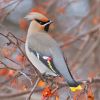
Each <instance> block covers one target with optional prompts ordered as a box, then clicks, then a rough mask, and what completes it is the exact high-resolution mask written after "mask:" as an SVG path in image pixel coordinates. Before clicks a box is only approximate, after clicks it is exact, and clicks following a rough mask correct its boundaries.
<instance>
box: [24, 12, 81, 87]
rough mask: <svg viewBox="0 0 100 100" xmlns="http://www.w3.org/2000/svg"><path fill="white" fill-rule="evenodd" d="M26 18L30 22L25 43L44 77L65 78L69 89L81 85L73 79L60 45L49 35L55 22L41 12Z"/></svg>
mask: <svg viewBox="0 0 100 100" xmlns="http://www.w3.org/2000/svg"><path fill="white" fill-rule="evenodd" d="M24 18H26V19H27V20H29V21H30V25H29V28H28V32H27V37H26V42H25V51H26V55H27V57H28V59H29V60H30V62H31V63H32V64H33V65H34V66H35V67H36V69H37V70H38V71H39V72H40V73H41V74H42V75H44V74H45V75H47V76H48V75H50V76H54V77H55V76H63V77H64V80H65V81H66V82H67V84H68V85H69V87H77V86H78V85H79V84H80V83H79V82H77V81H76V80H75V79H74V78H73V76H72V74H71V72H70V70H69V67H68V64H67V63H66V62H65V58H64V55H63V52H62V50H61V48H60V46H59V44H58V43H57V42H56V40H54V39H53V38H52V37H51V36H50V35H49V34H48V31H49V26H50V25H51V23H53V21H51V20H50V19H49V18H48V17H46V16H45V15H44V14H42V13H40V12H30V13H29V14H27V15H26V16H25V17H24Z"/></svg>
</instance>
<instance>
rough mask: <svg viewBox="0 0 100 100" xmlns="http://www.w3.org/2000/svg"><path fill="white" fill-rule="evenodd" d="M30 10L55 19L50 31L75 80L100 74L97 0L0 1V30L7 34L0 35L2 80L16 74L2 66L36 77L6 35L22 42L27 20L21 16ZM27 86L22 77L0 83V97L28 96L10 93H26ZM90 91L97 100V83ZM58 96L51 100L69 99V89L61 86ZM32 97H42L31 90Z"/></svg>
mask: <svg viewBox="0 0 100 100" xmlns="http://www.w3.org/2000/svg"><path fill="white" fill-rule="evenodd" d="M30 11H41V13H43V14H45V15H46V16H47V17H48V18H50V19H51V20H53V21H54V23H53V24H52V25H51V26H50V31H49V34H50V35H51V36H52V37H53V38H54V39H55V40H56V41H57V42H58V43H59V45H60V47H61V49H62V51H63V52H64V56H65V58H67V62H68V65H69V68H70V70H71V72H72V74H73V76H74V77H75V79H76V80H87V79H91V78H96V77H100V67H99V66H100V0H0V33H2V34H4V35H5V36H6V37H4V36H3V35H1V34H0V69H1V70H0V82H1V83H5V82H6V80H8V79H10V78H9V77H12V76H13V75H15V72H14V71H12V70H9V71H8V72H7V69H5V65H7V66H9V67H11V68H16V69H20V68H21V69H23V71H24V72H25V73H28V74H30V77H31V78H32V79H33V80H35V78H34V74H35V73H34V70H32V69H31V65H30V66H29V67H25V65H27V64H26V63H28V62H26V60H24V58H23V56H22V52H20V50H19V49H18V48H17V47H16V46H14V45H7V42H8V40H7V38H8V37H10V38H11V39H12V40H13V41H14V42H15V39H16V38H14V37H13V36H12V35H11V34H10V35H11V36H10V35H9V36H8V35H7V34H8V33H12V34H13V35H14V36H16V37H17V38H18V39H21V40H22V41H24V42H25V38H26V35H27V29H28V26H29V22H28V21H26V20H25V19H24V16H25V15H27V14H28V13H29V12H30ZM19 46H20V47H21V48H22V50H23V52H24V43H23V42H21V41H20V43H19ZM11 59H13V61H12V60H11ZM23 66H24V67H23ZM30 87H31V84H30V82H29V80H27V79H26V78H25V76H21V77H19V78H18V79H17V80H13V82H11V81H10V82H7V84H4V85H3V86H2V85H0V100H3V99H7V100H8V99H9V100H25V98H26V96H27V95H23V94H21V95H20V96H19V95H17V96H16V95H14V96H15V97H16V98H14V96H9V94H10V95H11V93H15V94H18V93H22V92H23V91H24V93H25V94H27V93H29V91H27V88H30ZM38 88H39V87H38ZM39 90H40V88H39ZM63 91H65V92H63ZM92 91H93V94H94V98H95V99H89V100H99V99H100V84H98V83H94V84H92ZM58 95H59V99H55V98H54V97H53V98H50V100H68V99H66V98H67V96H68V95H69V92H68V90H67V89H66V88H61V89H60V90H59V91H58ZM5 96H7V97H5ZM4 97H5V98H4ZM32 98H33V99H32V100H41V92H39V91H38V92H37V93H34V94H33V95H32ZM69 100H70V99H69ZM75 100H76V99H75ZM79 100H82V97H81V98H79ZM83 100H85V99H83Z"/></svg>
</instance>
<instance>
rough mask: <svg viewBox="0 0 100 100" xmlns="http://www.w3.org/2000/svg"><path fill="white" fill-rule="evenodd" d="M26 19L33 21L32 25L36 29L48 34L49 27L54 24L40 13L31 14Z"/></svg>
mask: <svg viewBox="0 0 100 100" xmlns="http://www.w3.org/2000/svg"><path fill="white" fill-rule="evenodd" d="M24 18H26V19H27V20H30V21H32V24H33V25H34V27H35V28H36V29H39V30H42V31H46V32H48V30H49V26H50V24H51V23H52V21H51V20H49V19H48V18H47V17H46V16H44V15H43V14H42V13H39V12H31V13H29V14H28V15H26V16H25V17H24Z"/></svg>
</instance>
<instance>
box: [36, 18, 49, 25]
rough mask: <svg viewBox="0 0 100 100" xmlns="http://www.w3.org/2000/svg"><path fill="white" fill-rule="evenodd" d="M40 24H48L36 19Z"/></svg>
mask: <svg viewBox="0 0 100 100" xmlns="http://www.w3.org/2000/svg"><path fill="white" fill-rule="evenodd" d="M35 20H36V21H37V22H38V23H39V24H41V25H44V24H46V23H47V22H43V21H40V20H38V19H35Z"/></svg>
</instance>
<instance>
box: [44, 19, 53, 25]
mask: <svg viewBox="0 0 100 100" xmlns="http://www.w3.org/2000/svg"><path fill="white" fill-rule="evenodd" d="M51 23H53V21H51V20H50V21H48V22H47V23H46V24H44V25H43V26H48V25H50V24H51Z"/></svg>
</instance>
